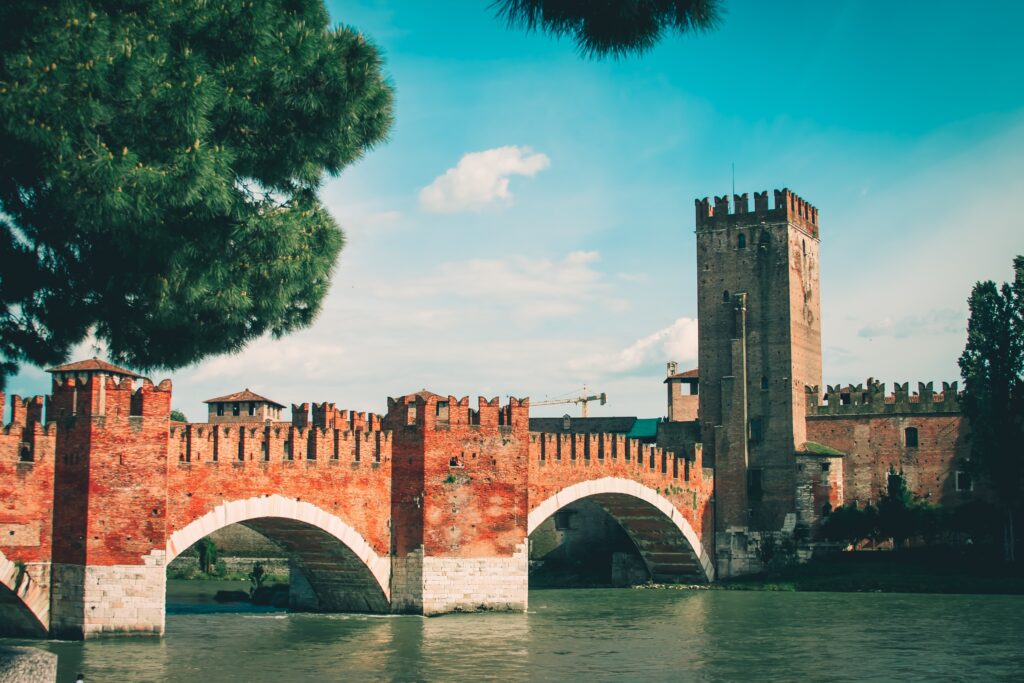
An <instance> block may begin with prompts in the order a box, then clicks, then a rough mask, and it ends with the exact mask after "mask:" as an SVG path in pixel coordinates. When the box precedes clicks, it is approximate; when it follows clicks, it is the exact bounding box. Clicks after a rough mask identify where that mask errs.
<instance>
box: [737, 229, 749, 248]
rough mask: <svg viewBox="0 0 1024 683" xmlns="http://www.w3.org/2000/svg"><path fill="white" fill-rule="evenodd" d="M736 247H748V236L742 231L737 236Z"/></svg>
mask: <svg viewBox="0 0 1024 683" xmlns="http://www.w3.org/2000/svg"><path fill="white" fill-rule="evenodd" d="M736 248H737V249H746V248H747V236H746V235H744V234H743V233H742V232H741V233H740V234H739V235H737V236H736Z"/></svg>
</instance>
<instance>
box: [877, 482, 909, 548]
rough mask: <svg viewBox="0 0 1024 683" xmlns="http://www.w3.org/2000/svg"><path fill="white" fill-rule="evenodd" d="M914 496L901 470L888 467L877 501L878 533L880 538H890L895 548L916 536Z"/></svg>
mask: <svg viewBox="0 0 1024 683" xmlns="http://www.w3.org/2000/svg"><path fill="white" fill-rule="evenodd" d="M915 521H916V519H915V513H914V496H913V495H912V494H911V493H910V489H908V488H907V480H906V478H905V477H904V476H903V470H902V469H901V470H899V471H898V472H897V471H896V468H895V467H894V466H893V465H889V474H888V475H887V476H886V490H885V493H884V494H883V495H882V497H881V498H880V499H879V500H878V531H879V533H880V535H881V536H882V538H891V539H892V540H893V545H894V546H896V547H897V548H898V547H900V546H902V545H903V543H904V542H905V541H906V540H907V539H908V538H910V537H912V536H915V535H916V531H917V529H916V528H915Z"/></svg>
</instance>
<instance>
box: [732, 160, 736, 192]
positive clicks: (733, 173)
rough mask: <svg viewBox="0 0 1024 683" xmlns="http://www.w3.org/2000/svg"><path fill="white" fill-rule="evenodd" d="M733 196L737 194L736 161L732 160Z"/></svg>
mask: <svg viewBox="0 0 1024 683" xmlns="http://www.w3.org/2000/svg"><path fill="white" fill-rule="evenodd" d="M732 196H733V197H735V196H736V162H735V161H734V162H732Z"/></svg>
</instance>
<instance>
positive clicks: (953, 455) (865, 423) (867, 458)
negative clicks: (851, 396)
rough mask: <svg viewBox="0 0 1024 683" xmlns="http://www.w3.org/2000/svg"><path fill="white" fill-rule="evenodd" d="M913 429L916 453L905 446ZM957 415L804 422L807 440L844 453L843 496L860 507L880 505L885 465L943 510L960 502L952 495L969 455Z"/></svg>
mask: <svg viewBox="0 0 1024 683" xmlns="http://www.w3.org/2000/svg"><path fill="white" fill-rule="evenodd" d="M906 427H916V428H917V430H918V446H917V448H907V447H906V446H905V445H904V429H905V428H906ZM966 436H967V429H966V424H965V420H964V418H963V417H962V416H961V415H960V414H959V413H946V414H938V413H934V414H927V413H925V414H920V413H919V414H896V415H836V416H831V415H829V416H817V417H809V418H808V419H807V438H808V439H809V440H811V441H817V442H819V443H823V444H825V445H827V446H831V447H832V448H836V449H838V450H840V451H842V452H844V453H846V457H845V458H844V459H843V461H844V471H845V475H844V497H845V499H846V502H851V501H857V502H858V503H859V504H860V505H865V504H867V503H868V502H876V503H877V501H878V498H879V495H880V492H881V491H884V490H885V486H886V474H887V473H888V471H889V466H890V465H894V466H895V467H896V469H897V470H899V469H900V468H903V472H904V475H905V477H906V480H907V486H908V487H909V488H910V490H911V491H912V492H913V494H914V495H915V496H918V497H921V498H927V499H928V500H930V501H931V502H934V503H941V504H943V505H955V504H957V503H959V502H961V501H962V500H964V495H963V494H958V493H957V492H956V490H955V486H956V482H955V472H956V470H957V469H958V463H959V461H960V459H962V458H966V457H968V456H969V455H970V447H969V445H968V443H967V439H966Z"/></svg>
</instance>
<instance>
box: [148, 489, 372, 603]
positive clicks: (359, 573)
mask: <svg viewBox="0 0 1024 683" xmlns="http://www.w3.org/2000/svg"><path fill="white" fill-rule="evenodd" d="M231 524H242V525H244V526H246V527H249V528H250V529H253V530H254V531H257V532H259V533H261V534H263V535H264V536H266V537H267V538H269V539H270V540H272V541H274V542H275V543H277V544H279V545H280V546H281V547H283V548H284V549H285V550H287V551H288V553H289V555H290V557H291V560H292V564H293V566H297V568H298V569H299V570H300V571H301V573H302V575H303V576H304V578H305V579H306V581H308V584H309V586H308V590H311V591H312V595H305V596H304V595H301V594H300V595H296V594H293V596H292V605H293V606H294V607H296V608H298V609H303V610H313V611H320V612H378V613H386V612H389V611H390V608H391V605H390V581H391V558H390V557H388V556H387V555H384V556H381V555H378V554H377V553H376V552H375V551H374V549H373V547H372V546H370V544H369V543H368V542H367V541H366V539H365V538H363V536H362V535H361V534H360V533H359V532H358V531H356V530H355V529H353V528H352V527H351V526H349V525H348V524H346V523H345V522H344V521H342V520H341V519H340V518H339V517H337V516H335V515H332V514H331V513H329V512H327V511H326V510H323V509H322V508H319V507H317V506H316V505H313V504H312V503H307V502H304V501H298V500H295V499H293V498H285V497H284V496H280V495H277V494H274V495H271V496H257V497H253V498H247V499H244V500H236V501H230V502H227V503H222V504H221V505H218V506H217V507H215V508H214V509H213V510H211V511H209V512H207V513H206V514H205V515H203V516H201V517H199V518H198V519H195V520H193V521H192V522H191V523H189V524H187V525H186V526H184V527H182V528H181V529H179V530H177V531H175V532H174V533H173V534H171V536H170V537H169V538H168V539H167V562H168V563H170V561H171V560H173V559H174V558H175V557H177V556H178V555H180V554H181V553H182V552H183V551H184V550H186V549H187V548H189V547H190V546H191V545H193V544H194V543H196V542H197V541H199V540H200V539H202V538H204V537H206V536H208V535H209V534H211V533H212V532H214V531H217V530H218V529H222V528H224V527H226V526H229V525H231ZM296 588H297V581H296V579H294V578H293V580H292V589H293V591H295V590H296Z"/></svg>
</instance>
